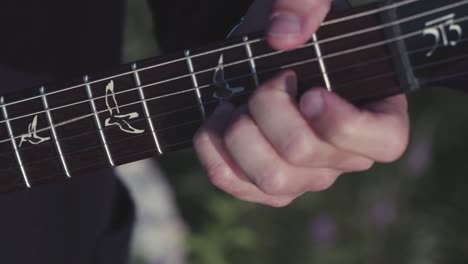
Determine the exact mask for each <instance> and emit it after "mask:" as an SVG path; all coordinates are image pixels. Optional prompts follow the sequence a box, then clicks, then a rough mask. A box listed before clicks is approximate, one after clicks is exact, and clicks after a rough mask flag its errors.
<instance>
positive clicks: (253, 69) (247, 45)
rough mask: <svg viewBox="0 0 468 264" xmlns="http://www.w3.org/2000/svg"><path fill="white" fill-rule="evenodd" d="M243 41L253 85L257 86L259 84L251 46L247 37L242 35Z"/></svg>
mask: <svg viewBox="0 0 468 264" xmlns="http://www.w3.org/2000/svg"><path fill="white" fill-rule="evenodd" d="M243 41H244V43H245V51H246V52H247V57H248V58H249V62H250V71H251V72H252V75H253V79H254V82H255V86H257V87H258V86H259V85H260V81H259V79H258V74H257V65H256V64H255V59H254V58H253V53H252V47H251V46H250V43H249V37H247V36H244V38H243Z"/></svg>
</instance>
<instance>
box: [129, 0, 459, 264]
mask: <svg viewBox="0 0 468 264" xmlns="http://www.w3.org/2000/svg"><path fill="white" fill-rule="evenodd" d="M131 3H136V1H135V2H132V1H131ZM140 10H141V9H140ZM136 14H137V16H136V17H137V18H138V19H136V20H134V21H136V22H134V23H136V24H135V25H134V27H133V28H139V29H141V30H143V31H144V32H145V33H142V34H143V35H145V36H146V37H148V35H149V33H148V32H150V31H151V29H148V27H147V25H148V23H149V22H147V21H146V20H144V18H143V16H141V13H140V12H139V11H138V12H136ZM142 21H143V22H142ZM140 22H141V23H142V24H140ZM133 33H135V32H133V31H127V34H126V35H127V38H126V39H127V40H128V39H130V40H132V39H133V38H134V35H133ZM142 34H140V35H142ZM133 43H134V46H133V47H131V48H130V50H129V51H134V50H136V49H141V47H146V48H145V49H144V50H145V51H148V47H149V48H152V47H154V44H148V43H149V42H147V41H143V43H142V42H141V41H140V42H138V38H136V40H135V41H134V42H133ZM144 43H146V45H145V44H144ZM131 45H132V44H131V43H130V46H131ZM136 47H138V48H136ZM129 51H127V53H128V52H129ZM140 52H141V50H140ZM130 54H131V53H130ZM138 56H141V55H135V54H132V55H131V56H129V57H130V58H132V59H134V58H140V57H138ZM144 56H147V55H146V53H145V54H144ZM127 58H128V57H127ZM410 113H411V123H412V136H411V145H410V147H409V150H408V152H407V153H406V155H405V156H404V157H403V158H402V159H401V160H400V161H398V162H395V163H393V164H379V165H376V166H375V167H374V168H373V169H372V170H370V171H368V172H365V173H358V174H349V175H343V176H342V177H341V178H340V179H339V180H338V182H337V183H336V185H334V186H333V187H332V188H331V189H330V190H328V191H325V192H322V193H314V194H307V195H305V196H304V197H302V198H300V199H299V200H297V201H296V202H295V203H293V204H292V205H291V206H288V207H286V208H280V209H274V208H268V207H264V206H259V205H253V204H249V203H244V202H241V201H238V200H236V199H234V198H232V197H230V196H228V195H226V194H224V193H222V192H221V191H218V190H216V189H215V188H214V187H213V186H212V185H211V184H210V183H209V182H208V180H207V178H206V176H205V174H204V172H203V171H202V169H201V168H200V166H199V164H198V162H197V160H196V157H195V155H194V153H193V151H191V150H187V151H184V152H180V153H175V154H170V155H168V156H166V157H164V158H163V159H162V160H161V161H160V163H161V166H162V167H163V169H164V170H165V171H166V174H167V175H168V178H169V180H170V181H171V183H172V186H173V187H174V189H175V191H176V194H177V201H178V204H179V206H180V209H181V212H182V214H183V217H184V219H185V221H186V222H187V224H188V226H189V229H190V233H189V238H188V241H187V246H188V248H189V252H190V258H189V263H194V264H231V263H232V264H237V263H243V264H250V263H251V264H263V263H265V264H280V263H281V264H282V263H291V264H295V263H297V264H303V263H327V264H334V263H379V264H385V263H389V264H390V263H391V264H394V263H414V264H430V263H450V264H454V263H467V262H468V238H467V234H468V227H467V225H466V223H468V199H467V198H468V197H467V196H468V162H467V158H468V155H467V153H468V139H467V138H465V135H467V134H468V96H467V95H465V94H462V93H460V92H456V91H451V90H447V89H433V90H428V91H422V92H418V93H415V94H413V95H410Z"/></svg>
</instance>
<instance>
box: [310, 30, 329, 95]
mask: <svg viewBox="0 0 468 264" xmlns="http://www.w3.org/2000/svg"><path fill="white" fill-rule="evenodd" d="M312 41H313V42H314V47H315V53H316V55H317V59H318V63H319V66H320V70H321V71H322V76H323V80H324V81H325V86H326V87H327V90H328V91H330V92H331V91H332V86H331V82H330V78H329V77H328V73H327V67H326V66H325V61H324V60H323V56H322V50H321V49H320V45H319V43H318V38H317V34H314V35H312Z"/></svg>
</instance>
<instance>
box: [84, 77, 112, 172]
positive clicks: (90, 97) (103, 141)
mask: <svg viewBox="0 0 468 264" xmlns="http://www.w3.org/2000/svg"><path fill="white" fill-rule="evenodd" d="M83 80H84V82H85V86H86V91H87V93H88V98H89V103H90V105H91V109H92V110H93V113H94V120H95V121H96V125H97V127H98V129H99V135H100V137H101V141H102V145H103V146H104V150H105V151H106V155H107V159H108V160H109V164H110V165H111V166H112V167H115V164H114V160H113V159H112V155H111V153H110V150H109V146H108V145H107V140H106V135H104V130H103V128H102V125H101V120H99V115H98V112H97V108H96V104H95V103H94V99H93V92H92V91H91V85H90V84H89V77H88V76H85V77H84V78H83Z"/></svg>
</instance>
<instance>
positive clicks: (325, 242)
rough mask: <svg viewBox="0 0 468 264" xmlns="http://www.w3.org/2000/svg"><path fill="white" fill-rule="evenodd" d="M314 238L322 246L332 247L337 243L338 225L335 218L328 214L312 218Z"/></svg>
mask: <svg viewBox="0 0 468 264" xmlns="http://www.w3.org/2000/svg"><path fill="white" fill-rule="evenodd" d="M311 235H312V240H313V241H314V242H316V243H317V244H318V245H319V246H320V247H323V248H330V247H333V246H334V245H335V244H336V240H337V235H338V226H337V224H336V222H335V220H334V219H333V218H331V217H330V216H328V215H325V214H323V215H319V216H317V217H316V218H315V219H313V220H312V224H311Z"/></svg>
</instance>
